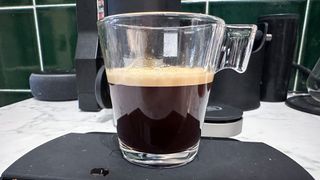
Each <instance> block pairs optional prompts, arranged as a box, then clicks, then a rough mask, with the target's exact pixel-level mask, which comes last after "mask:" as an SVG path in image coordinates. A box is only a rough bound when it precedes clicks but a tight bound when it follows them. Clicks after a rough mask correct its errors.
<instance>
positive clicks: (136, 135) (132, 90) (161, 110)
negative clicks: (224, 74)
mask: <svg viewBox="0 0 320 180" xmlns="http://www.w3.org/2000/svg"><path fill="white" fill-rule="evenodd" d="M107 77H108V82H109V84H110V93H111V100H112V106H113V110H114V118H115V120H116V123H117V132H118V136H119V139H120V143H123V144H124V145H125V146H127V147H129V148H131V149H133V150H135V151H139V152H145V153H153V154H170V153H177V152H182V151H185V150H187V149H189V148H191V147H194V146H197V145H198V142H199V139H200V135H201V124H203V123H202V121H203V120H204V116H205V110H206V106H207V102H208V97H209V93H210V88H211V84H212V80H213V73H211V72H208V71H206V70H205V69H203V68H187V67H184V68H183V67H159V68H149V67H145V68H143V67H141V68H116V69H112V70H108V71H107Z"/></svg>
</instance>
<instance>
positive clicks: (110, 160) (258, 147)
mask: <svg viewBox="0 0 320 180" xmlns="http://www.w3.org/2000/svg"><path fill="white" fill-rule="evenodd" d="M94 168H97V169H99V168H104V169H105V170H108V173H105V176H103V175H92V174H91V173H90V172H91V171H92V169H94ZM2 178H3V179H4V180H5V179H19V180H20V179H35V180H38V179H42V180H49V179H50V180H51V179H57V180H60V179H61V180H62V179H63V180H75V179H77V180H84V179H94V180H100V179H101V180H102V179H108V180H112V179H121V180H126V179H148V180H154V179H155V180H158V179H159V180H160V179H161V180H162V179H224V180H229V179H246V180H250V179H252V180H253V179H254V180H260V179H261V180H264V179H266V180H267V179H268V180H270V179H273V180H276V179H281V180H286V179H288V180H289V179H290V180H296V179H297V180H298V179H299V180H301V179H303V180H309V179H313V178H312V176H311V175H310V174H309V173H308V172H307V171H306V170H305V169H303V168H302V167H301V166H300V165H299V164H297V163H296V162H295V161H293V160H292V159H290V158H289V157H287V156H286V155H284V154H282V153H281V152H279V151H278V150H276V149H274V148H272V147H270V146H268V145H266V144H263V143H254V142H241V141H236V140H231V139H214V138H203V139H201V143H200V149H199V153H198V155H197V157H196V158H195V160H194V161H192V162H191V163H189V164H187V165H185V166H182V167H178V168H172V169H153V168H144V167H140V166H136V165H133V164H131V163H129V162H127V161H126V160H124V159H123V158H122V155H121V152H120V150H119V147H118V141H117V135H116V134H109V133H88V134H76V133H71V134H67V135H64V136H61V137H59V138H57V139H54V140H52V141H49V142H47V143H45V144H43V145H41V146H39V147H37V148H36V149H34V150H32V151H30V152H29V153H27V154H26V155H24V156H23V157H21V158H20V159H18V160H17V161H16V162H15V163H13V164H12V165H11V166H10V167H9V168H8V169H6V170H5V172H3V174H2Z"/></svg>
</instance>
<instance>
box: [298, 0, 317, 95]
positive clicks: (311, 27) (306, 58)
mask: <svg viewBox="0 0 320 180" xmlns="http://www.w3.org/2000/svg"><path fill="white" fill-rule="evenodd" d="M319 23H320V1H319V0H311V1H310V11H309V17H308V24H307V29H306V34H305V43H304V47H303V51H302V52H303V53H302V58H301V64H302V65H303V66H305V67H307V68H309V69H312V68H313V66H314V65H315V64H316V62H317V60H318V59H319V58H320V33H319V30H320V25H319ZM297 90H300V91H306V77H305V76H302V75H301V74H299V77H298V87H297Z"/></svg>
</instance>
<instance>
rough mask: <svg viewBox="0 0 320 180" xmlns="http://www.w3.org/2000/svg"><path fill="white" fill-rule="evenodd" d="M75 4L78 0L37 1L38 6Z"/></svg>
mask: <svg viewBox="0 0 320 180" xmlns="http://www.w3.org/2000/svg"><path fill="white" fill-rule="evenodd" d="M75 2H76V0H36V3H37V4H69V3H75Z"/></svg>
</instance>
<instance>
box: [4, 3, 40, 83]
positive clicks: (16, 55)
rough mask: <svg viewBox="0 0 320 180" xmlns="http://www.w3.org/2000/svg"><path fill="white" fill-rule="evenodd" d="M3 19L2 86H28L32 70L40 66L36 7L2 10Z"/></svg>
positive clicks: (38, 68) (37, 69) (36, 69)
mask: <svg viewBox="0 0 320 180" xmlns="http://www.w3.org/2000/svg"><path fill="white" fill-rule="evenodd" d="M0 22H1V27H0V70H1V71H0V88H1V89H28V88H29V83H28V81H27V79H28V78H29V75H30V73H31V72H33V71H39V70H40V66H39V56H38V50H37V40H36V32H35V31H36V30H35V26H34V25H33V24H34V18H33V11H32V10H31V9H24V10H10V11H9V10H6V11H0Z"/></svg>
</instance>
